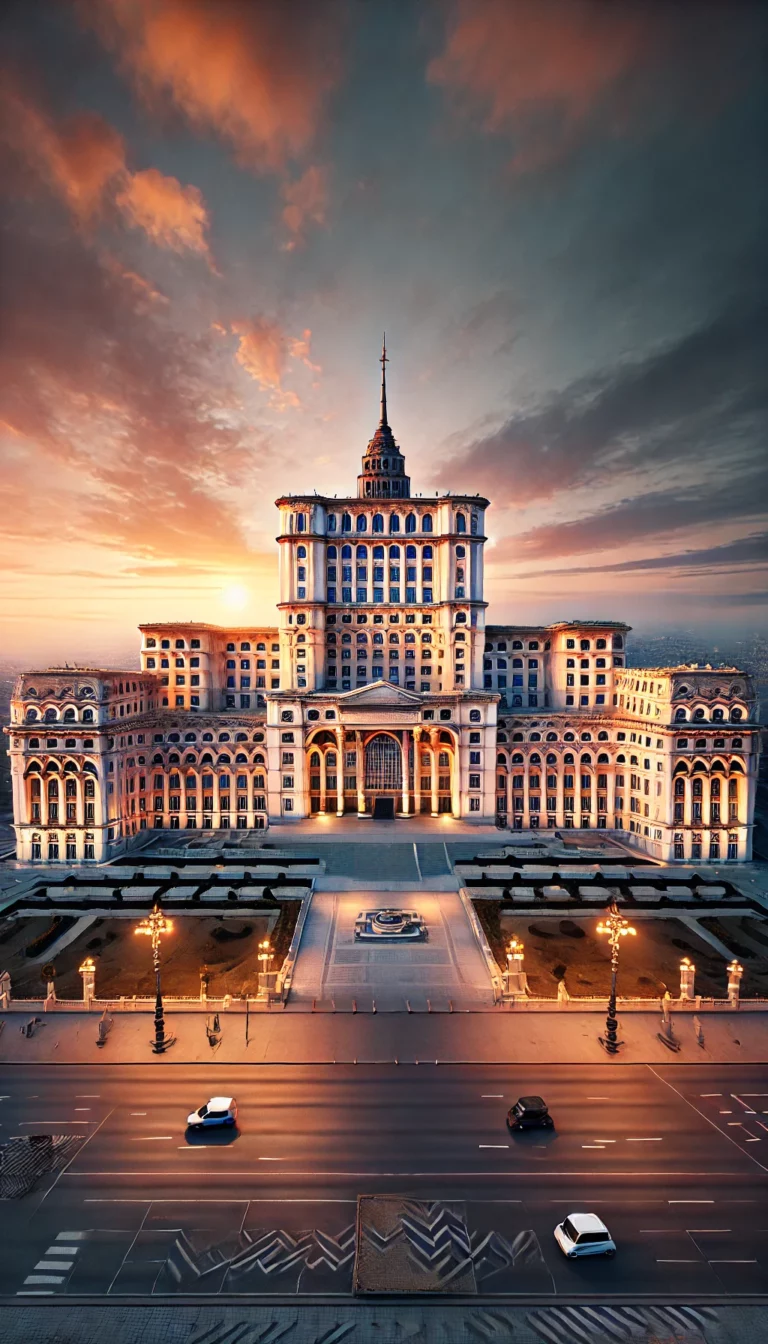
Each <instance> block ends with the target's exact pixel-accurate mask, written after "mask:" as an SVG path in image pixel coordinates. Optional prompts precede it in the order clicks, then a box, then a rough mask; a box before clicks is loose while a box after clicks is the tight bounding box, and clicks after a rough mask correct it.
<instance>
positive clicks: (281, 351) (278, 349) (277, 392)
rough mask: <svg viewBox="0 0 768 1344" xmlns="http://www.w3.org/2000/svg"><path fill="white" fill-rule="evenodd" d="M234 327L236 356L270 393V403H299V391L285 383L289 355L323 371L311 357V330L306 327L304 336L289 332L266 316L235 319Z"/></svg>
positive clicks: (287, 406)
mask: <svg viewBox="0 0 768 1344" xmlns="http://www.w3.org/2000/svg"><path fill="white" fill-rule="evenodd" d="M231 330H232V331H233V332H234V334H235V335H236V336H237V337H238V339H239V344H238V348H237V350H236V351H235V359H236V360H237V362H238V364H240V365H241V367H242V368H244V369H245V371H246V373H247V374H248V375H249V377H251V378H253V379H254V381H255V382H257V383H258V384H259V387H261V388H263V389H264V391H268V392H269V393H270V398H269V404H270V406H272V407H273V409H275V410H279V411H285V410H289V409H296V408H297V407H299V406H300V405H301V400H300V398H299V396H298V394H297V393H296V392H294V391H292V390H291V389H290V388H286V387H284V386H283V379H284V377H285V374H286V372H287V369H288V361H289V359H296V360H299V361H300V362H301V363H302V364H305V365H306V367H307V368H308V369H310V370H311V371H312V372H313V373H317V374H319V373H321V372H322V370H321V368H320V365H319V364H313V363H312V360H311V358H310V340H311V337H312V332H311V331H310V330H309V329H308V328H307V329H306V330H305V331H304V332H302V334H301V336H287V335H286V334H285V332H284V331H283V329H282V327H280V326H279V324H278V323H277V322H275V321H273V320H272V319H271V318H267V317H256V318H253V319H251V321H238V322H233V323H232V326H231Z"/></svg>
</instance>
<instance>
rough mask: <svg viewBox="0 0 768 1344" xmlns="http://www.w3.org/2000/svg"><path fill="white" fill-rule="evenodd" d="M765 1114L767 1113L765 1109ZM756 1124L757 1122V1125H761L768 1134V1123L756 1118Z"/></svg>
mask: <svg viewBox="0 0 768 1344" xmlns="http://www.w3.org/2000/svg"><path fill="white" fill-rule="evenodd" d="M763 1115H765V1111H763ZM755 1124H756V1125H759V1126H760V1128H761V1129H764V1130H765V1132H766V1134H768V1125H764V1124H763V1122H762V1120H756V1121H755Z"/></svg>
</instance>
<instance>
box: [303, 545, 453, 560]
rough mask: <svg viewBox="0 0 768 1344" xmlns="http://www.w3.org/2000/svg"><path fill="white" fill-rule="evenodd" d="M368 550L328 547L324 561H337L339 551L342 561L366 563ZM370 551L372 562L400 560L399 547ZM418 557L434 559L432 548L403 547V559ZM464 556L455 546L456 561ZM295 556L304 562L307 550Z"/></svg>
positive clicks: (361, 547)
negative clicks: (387, 559)
mask: <svg viewBox="0 0 768 1344" xmlns="http://www.w3.org/2000/svg"><path fill="white" fill-rule="evenodd" d="M368 549H369V548H368V547H367V546H355V547H354V548H353V547H352V546H342V547H337V546H329V547H328V548H327V551H326V560H338V559H339V551H341V559H342V560H352V559H353V558H354V559H355V560H358V561H360V560H366V561H367V559H368ZM370 551H371V556H372V557H373V559H374V560H384V559H386V557H387V555H388V556H389V559H390V562H391V561H393V560H400V558H401V557H400V552H401V547H400V546H371V548H370ZM353 552H354V556H353ZM419 555H421V558H422V560H432V559H434V554H433V550H432V547H431V546H406V547H405V558H406V560H418V558H419ZM465 555H466V549H465V547H464V546H457V547H456V556H457V558H458V559H463V558H464V556H465ZM296 556H297V559H299V560H306V558H307V548H306V546H299V547H298V549H297V551H296Z"/></svg>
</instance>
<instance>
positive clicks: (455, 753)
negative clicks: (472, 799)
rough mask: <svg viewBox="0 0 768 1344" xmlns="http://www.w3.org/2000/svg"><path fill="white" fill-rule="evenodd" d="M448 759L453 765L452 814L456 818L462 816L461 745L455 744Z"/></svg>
mask: <svg viewBox="0 0 768 1344" xmlns="http://www.w3.org/2000/svg"><path fill="white" fill-rule="evenodd" d="M448 759H449V761H451V762H452V764H451V813H452V815H453V816H454V817H460V816H461V763H460V758H459V744H458V742H457V743H455V744H454V747H453V750H452V751H449V753H448Z"/></svg>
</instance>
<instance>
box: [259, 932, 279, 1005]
mask: <svg viewBox="0 0 768 1344" xmlns="http://www.w3.org/2000/svg"><path fill="white" fill-rule="evenodd" d="M274 955H275V954H274V952H273V951H272V944H271V943H270V941H269V939H268V938H263V939H262V941H261V942H260V943H259V958H258V959H259V961H260V962H261V970H260V972H259V998H261V996H262V994H263V995H265V996H266V998H269V989H270V985H269V970H270V966H271V963H272V958H273V956H274Z"/></svg>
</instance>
